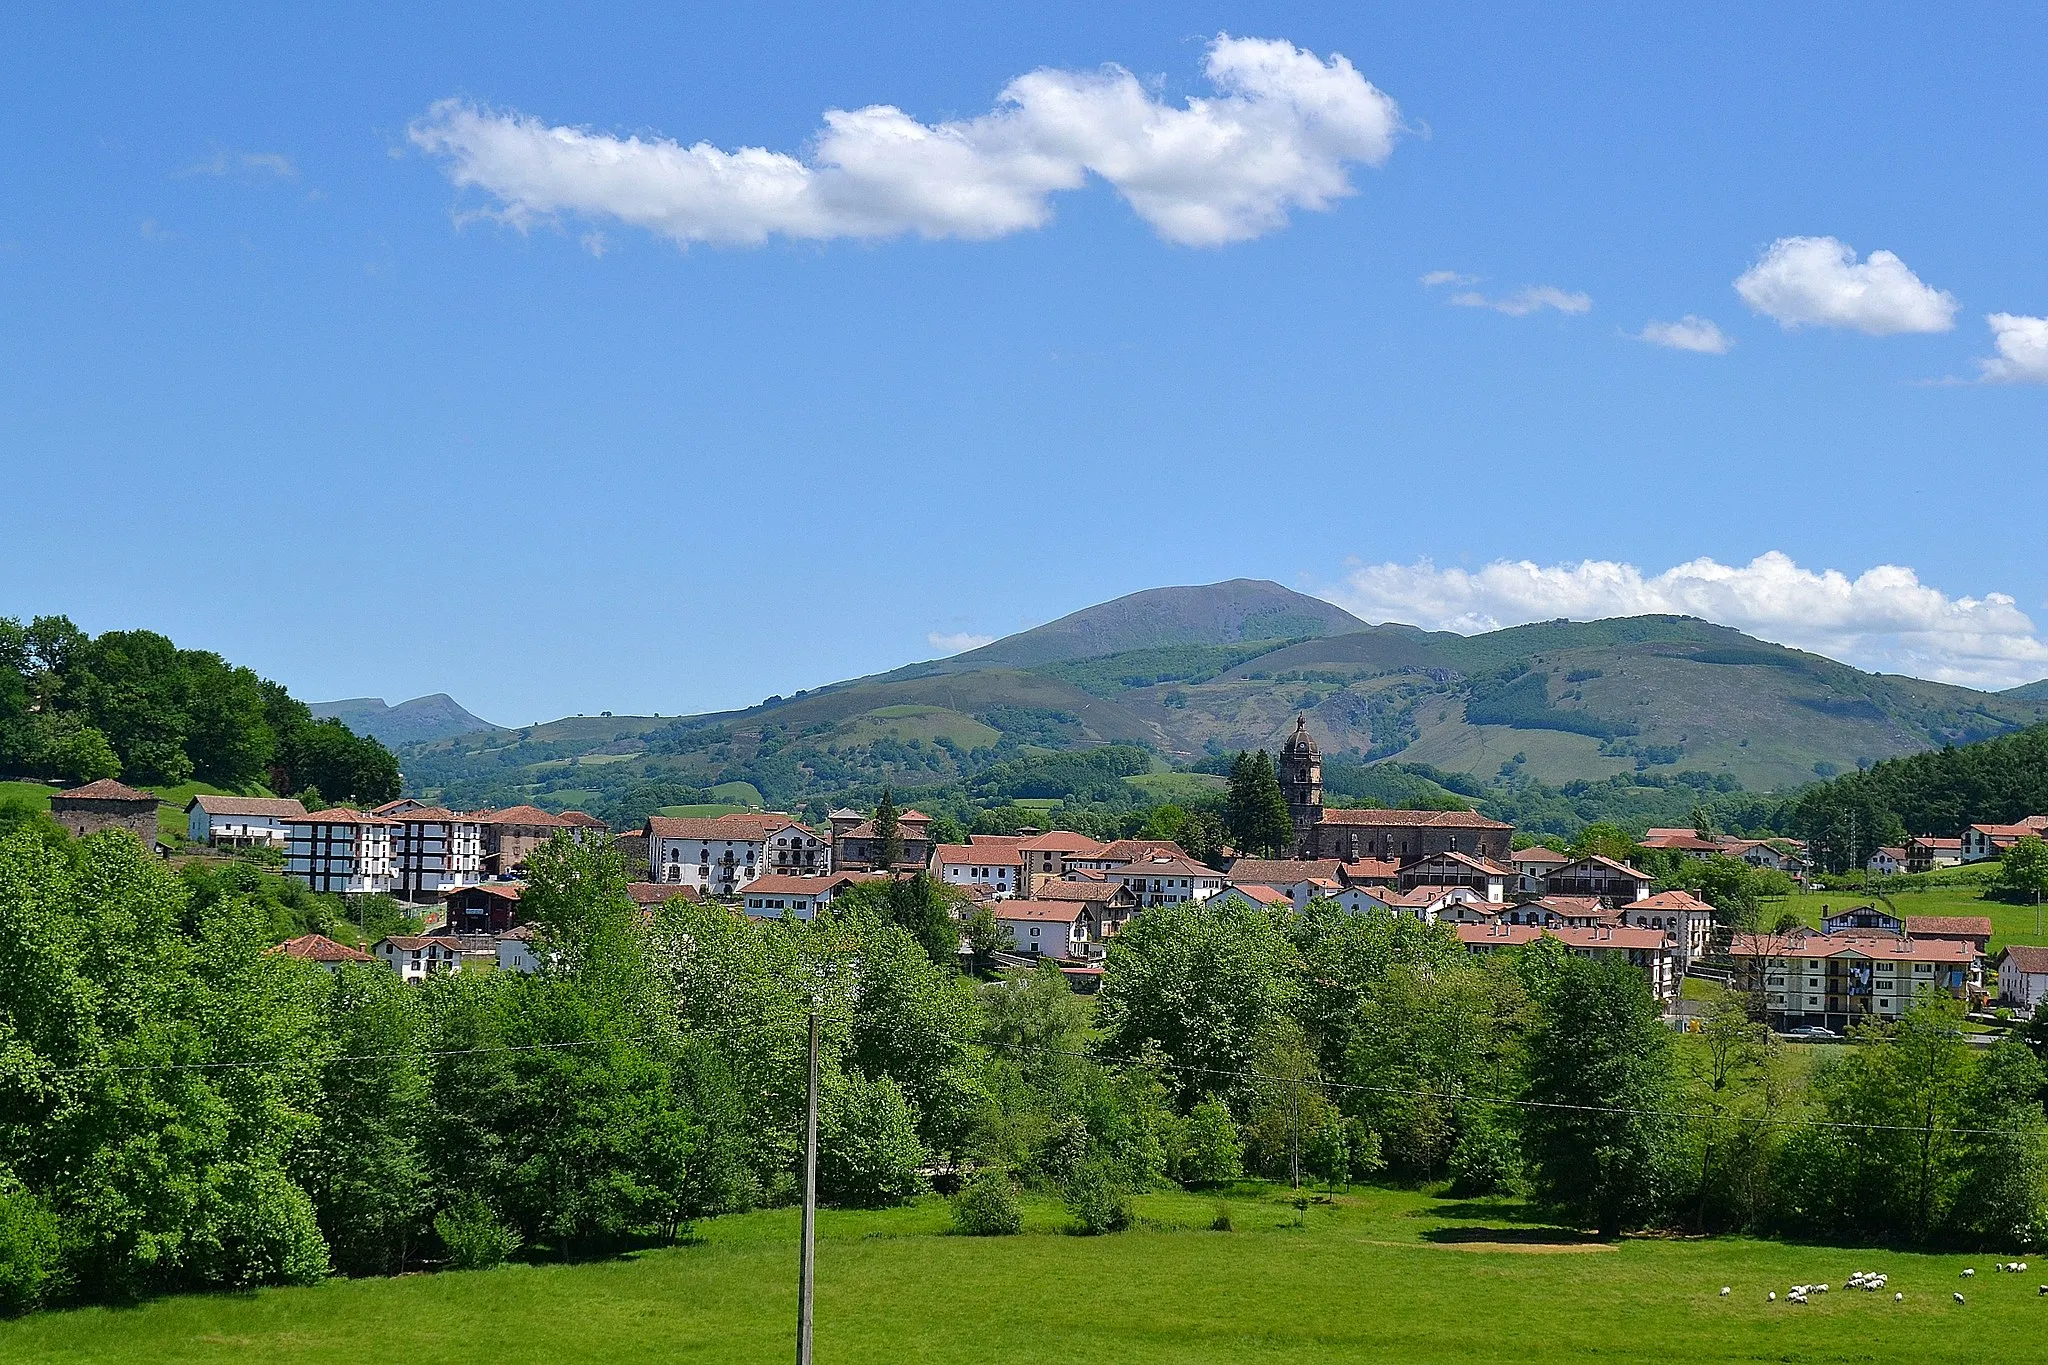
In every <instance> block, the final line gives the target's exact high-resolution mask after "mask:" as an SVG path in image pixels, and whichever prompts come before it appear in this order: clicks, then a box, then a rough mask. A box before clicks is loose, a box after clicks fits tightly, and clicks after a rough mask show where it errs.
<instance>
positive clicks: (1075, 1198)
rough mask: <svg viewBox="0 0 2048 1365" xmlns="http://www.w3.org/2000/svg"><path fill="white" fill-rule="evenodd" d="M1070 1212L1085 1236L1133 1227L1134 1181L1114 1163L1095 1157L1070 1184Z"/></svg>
mask: <svg viewBox="0 0 2048 1365" xmlns="http://www.w3.org/2000/svg"><path fill="white" fill-rule="evenodd" d="M1067 1212H1068V1213H1070V1214H1072V1215H1073V1216H1074V1227H1073V1230H1074V1231H1075V1232H1078V1233H1080V1234H1082V1235H1083V1236H1087V1237H1098V1236H1100V1235H1102V1234H1103V1233H1105V1232H1122V1231H1123V1230H1124V1229H1125V1228H1127V1227H1129V1226H1130V1225H1131V1186H1130V1182H1129V1181H1128V1180H1126V1179H1125V1177H1124V1173H1123V1171H1121V1170H1120V1169H1118V1167H1117V1166H1116V1164H1115V1163H1114V1162H1111V1161H1107V1160H1104V1159H1103V1158H1101V1157H1091V1158H1089V1159H1088V1160H1087V1161H1084V1162H1082V1163H1081V1166H1080V1169H1079V1170H1077V1171H1075V1172H1074V1175H1073V1178H1072V1179H1071V1180H1069V1181H1068V1182H1067Z"/></svg>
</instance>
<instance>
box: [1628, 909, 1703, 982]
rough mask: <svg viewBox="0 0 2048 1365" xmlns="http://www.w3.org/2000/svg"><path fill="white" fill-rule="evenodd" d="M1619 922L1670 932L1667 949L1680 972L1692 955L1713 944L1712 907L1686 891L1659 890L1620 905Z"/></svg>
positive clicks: (1634, 926)
mask: <svg viewBox="0 0 2048 1365" xmlns="http://www.w3.org/2000/svg"><path fill="white" fill-rule="evenodd" d="M1621 922H1622V923H1623V924H1626V925H1628V926H1629V927H1630V928H1633V929H1661V930H1663V931H1664V932H1666V933H1668V934H1670V935H1671V948H1672V953H1673V955H1674V957H1675V958H1676V959H1677V964H1678V970H1679V972H1680V973H1681V974H1682V973H1683V972H1684V971H1685V969H1686V968H1688V967H1690V966H1691V965H1692V963H1693V959H1694V958H1698V957H1704V956H1706V955H1707V953H1709V952H1710V951H1712V949H1713V946H1714V907H1713V906H1711V905H1708V904H1707V903H1706V902H1705V901H1703V900H1701V899H1699V898H1698V897H1697V896H1695V895H1693V894H1692V893H1691V892H1690V891H1659V892H1658V893H1657V894H1656V895H1654V896H1645V897H1643V899H1641V900H1639V901H1630V902H1629V903H1628V904H1627V905H1624V906H1622V907H1621Z"/></svg>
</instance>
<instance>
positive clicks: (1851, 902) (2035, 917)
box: [1771, 886, 2048, 961]
mask: <svg viewBox="0 0 2048 1365" xmlns="http://www.w3.org/2000/svg"><path fill="white" fill-rule="evenodd" d="M1887 894H1888V895H1889V896H1890V899H1891V902H1892V904H1893V905H1896V906H1897V907H1898V908H1899V913H1900V914H1902V915H1985V916H1989V917H1990V920H1991V929H1992V934H1991V946H1990V950H1989V954H1988V957H1995V956H1997V954H1998V950H1999V949H2001V948H2003V947H2004V946H2005V945H2006V944H2008V943H2048V908H2038V909H2037V908H2036V907H2035V906H2031V905H2013V904H2010V903H2008V902H2006V901H2001V900H1995V899H1992V898H1989V897H1986V896H1985V895H1983V894H1982V892H1981V891H1980V889H1979V888H1977V887H1974V886H1938V887H1933V888H1930V889H1927V890H1914V891H1895V892H1888V893H1887ZM1771 904H1772V905H1773V906H1782V907H1784V908H1786V909H1789V910H1791V911H1792V912H1793V913H1794V914H1797V915H1798V916H1799V917H1800V918H1801V919H1803V920H1805V921H1806V922H1807V923H1808V924H1814V925H1818V924H1819V923H1820V921H1821V917H1822V916H1823V915H1825V914H1826V913H1828V911H1830V910H1846V909H1848V908H1849V907H1850V906H1855V905H1871V904H1882V902H1879V901H1877V898H1876V897H1875V896H1872V895H1870V894H1868V893H1866V892H1859V891H1808V892H1804V893H1802V894H1800V895H1796V896H1787V897H1786V898H1785V899H1784V900H1783V901H1774V902H1771ZM1988 957H1987V961H1988Z"/></svg>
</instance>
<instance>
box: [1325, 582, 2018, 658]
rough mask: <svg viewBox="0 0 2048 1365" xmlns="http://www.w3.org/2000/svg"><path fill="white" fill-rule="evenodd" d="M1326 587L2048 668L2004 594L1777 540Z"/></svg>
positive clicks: (1841, 650) (1503, 612)
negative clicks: (1853, 569)
mask: <svg viewBox="0 0 2048 1365" xmlns="http://www.w3.org/2000/svg"><path fill="white" fill-rule="evenodd" d="M1322 595H1323V596H1325V597H1327V598H1328V599H1329V600H1331V601H1333V602H1336V603H1337V604H1338V605H1340V606H1342V607H1344V608H1346V609H1347V610H1349V611H1351V612H1352V613H1354V614H1356V615H1358V616H1360V617H1362V618H1364V619H1365V620H1368V621H1404V622H1408V623H1410V624H1413V625H1418V626H1423V627H1426V628H1428V629H1432V630H1453V631H1458V632H1460V633H1461V634H1474V633H1477V632H1480V631H1487V630H1497V629H1499V628H1501V627H1503V626H1512V625H1519V624H1522V623H1524V622H1528V621H1547V620H1554V619H1556V618H1558V617H1570V618H1572V619H1574V620H1597V619H1600V618H1602V617H1610V616H1640V615H1645V614H1650V613H1670V614H1677V615H1684V616H1697V617H1701V618H1703V619H1705V620H1708V621H1714V622H1718V623H1719V624H1721V625H1726V626H1733V627H1735V628H1736V629H1738V630H1743V631H1747V632H1749V633H1751V634H1754V635H1757V636H1760V637H1762V638H1764V639H1766V640H1773V641H1776V642H1778V643H1780V644H1787V645H1792V646H1794V647H1796V648H1800V649H1808V650H1812V651H1814V652H1815V653H1819V654H1825V655H1827V656H1829V657H1830V658H1836V659H1841V660H1843V661H1844V662H1847V663H1852V664H1856V665H1858V666H1859V667H1862V668H1867V669H1873V670H1877V671H1882V672H1889V673H1905V674H1909V675H1912V676H1915V677H1922V678H1932V679H1935V680H1937V681H1941V682H1954V683H1963V684H1966V685H1969V686H1972V687H1991V688H1999V687H2011V686H2014V685H2016V684H2018V683H2023V682H2031V681H2033V680H2034V679H2036V678H2041V677H2044V676H2048V643H2044V642H2043V641H2042V639H2041V638H2040V636H2039V635H2038V634H2037V632H2036V631H2035V629H2034V623H2033V622H2032V621H2031V620H2029V619H2028V618H2027V615H2026V613H2025V612H2023V611H2021V610H2020V609H2019V606H2018V604H2017V603H2016V602H2015V601H2014V600H2013V599H2012V598H2011V597H2009V596H2007V595H2005V594H2004V593H1986V594H1985V595H1984V596H1982V597H1950V596H1948V595H1947V594H1945V593H1943V592H1942V591H1941V590H1940V589H1938V588H1934V587H1931V586H1929V585H1927V584H1925V583H1922V582H1921V581H1920V579H1919V576H1918V575H1917V574H1915V573H1914V572H1913V570H1911V569H1909V568H1905V567H1902V566H1900V565H1896V564H1881V565H1879V566H1877V567H1876V568H1873V569H1868V570H1866V571H1864V572H1863V573H1861V574H1859V575H1857V576H1856V577H1855V578H1850V577H1849V576H1848V575H1847V574H1844V573H1842V572H1840V571H1839V570H1835V569H1829V570H1826V571H1825V572H1818V573H1817V572H1814V571H1812V570H1809V569H1803V568H1801V567H1800V566H1799V565H1798V564H1796V563H1794V562H1793V561H1792V559H1791V558H1790V557H1789V556H1787V555H1784V554H1781V553H1779V552H1777V551H1775V550H1774V551H1772V552H1771V553H1769V554H1765V555H1760V556H1758V557H1757V558H1756V559H1753V560H1751V561H1750V562H1749V563H1748V564H1746V565H1741V566H1733V565H1727V564H1721V563H1718V562H1716V561H1715V560H1712V559H1695V560H1693V561H1691V562H1690V563H1686V564H1680V565H1678V566H1677V567H1676V568H1672V569H1666V570H1665V571H1664V572H1662V573H1658V574H1646V573H1644V572H1643V570H1641V569H1639V568H1637V567H1636V566H1635V565H1633V564H1621V563H1616V562H1614V561H1611V560H1585V561H1582V562H1580V563H1576V564H1550V565H1538V564H1534V563H1531V562H1529V561H1528V560H1520V561H1508V560H1497V561H1495V562H1494V563H1492V564H1488V565H1486V566H1485V567H1484V568H1481V569H1477V570H1471V571H1468V570H1465V569H1439V568H1437V567H1436V565H1434V564H1433V563H1431V562H1430V561H1429V560H1426V559H1424V560H1418V561H1417V562H1416V563H1414V564H1367V565H1360V566H1358V567H1356V568H1354V569H1353V570H1352V571H1351V573H1350V575H1349V576H1348V577H1347V578H1346V579H1345V580H1344V582H1343V583H1342V584H1341V585H1339V586H1337V587H1335V588H1333V589H1331V590H1330V591H1328V592H1325V593H1323V594H1322Z"/></svg>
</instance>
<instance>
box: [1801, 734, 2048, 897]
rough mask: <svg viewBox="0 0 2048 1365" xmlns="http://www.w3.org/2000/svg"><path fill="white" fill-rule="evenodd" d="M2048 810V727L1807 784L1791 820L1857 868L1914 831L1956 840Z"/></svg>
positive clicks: (1836, 858) (1826, 852) (1826, 853)
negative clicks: (1975, 828) (1976, 827)
mask: <svg viewBox="0 0 2048 1365" xmlns="http://www.w3.org/2000/svg"><path fill="white" fill-rule="evenodd" d="M2043 813H2048V725H2035V726H2030V727H2028V728H2027V729H2025V730H2021V731H2019V732H2018V733H2016V734H2010V735H2001V736H1999V737H1998V738H1996V739H1988V740H1984V741H1982V742H1981V743H1977V744H1968V745H1964V746H1962V747H1960V748H1954V749H1938V750H1935V751H1933V752H1931V753H1924V754H1913V755H1911V756H1910V757H1907V758H1895V759H1891V760H1889V761H1887V762H1883V763H1878V764H1874V765H1872V766H1871V767H1870V768H1869V769H1868V770H1866V771H1863V772H1855V773H1848V774H1846V775H1844V776H1842V777H1838V778H1836V779H1834V780H1833V781H1831V782H1823V783H1819V784H1817V785H1815V786H1813V787H1812V788H1810V789H1808V790H1807V791H1806V792H1805V793H1804V794H1803V795H1802V796H1801V798H1800V800H1799V802H1798V804H1797V805H1796V806H1795V807H1794V808H1793V812H1792V817H1791V824H1792V827H1793V828H1794V829H1796V831H1797V832H1798V833H1799V834H1800V836H1801V837H1802V838H1805V839H1808V840H1809V841H1811V842H1812V843H1813V845H1814V847H1815V849H1816V851H1817V852H1818V853H1820V855H1821V856H1822V857H1823V859H1824V860H1825V861H1827V862H1829V863H1831V864H1835V865H1843V866H1855V865H1858V864H1860V863H1861V861H1862V860H1863V859H1864V858H1867V857H1869V856H1870V852H1871V850H1872V849H1875V848H1877V847H1878V846H1880V845H1883V844H1896V843H1899V842H1900V841H1902V840H1904V839H1905V838H1907V837H1908V836H1909V835H1919V834H1927V835H1934V836H1936V837H1939V838H1954V837H1955V836H1957V835H1958V834H1960V833H1961V832H1962V831H1963V829H1964V827H1965V826H1968V825H1973V824H2012V823H2015V822H2016V821H2018V820H2020V819H2021V818H2023V817H2025V816H2028V815H2040V814H2043Z"/></svg>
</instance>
